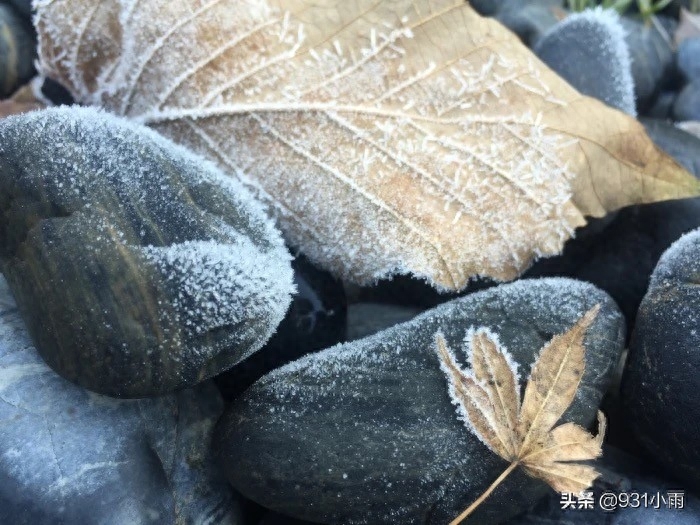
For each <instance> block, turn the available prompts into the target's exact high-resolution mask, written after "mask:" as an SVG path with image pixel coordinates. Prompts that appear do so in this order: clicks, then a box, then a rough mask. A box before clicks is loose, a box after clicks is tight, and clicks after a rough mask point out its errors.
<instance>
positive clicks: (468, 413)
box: [436, 305, 606, 523]
mask: <svg viewBox="0 0 700 525" xmlns="http://www.w3.org/2000/svg"><path fill="white" fill-rule="evenodd" d="M599 310H600V306H599V305H597V306H595V307H593V308H591V309H590V310H589V311H588V312H586V313H585V314H584V315H583V316H582V317H581V319H579V320H578V321H577V322H576V324H575V325H574V326H573V327H572V328H571V329H570V330H568V331H567V332H565V333H563V334H561V335H557V336H555V337H553V338H552V340H551V341H549V342H548V343H547V344H546V345H545V346H544V347H543V348H542V351H541V352H540V355H539V357H538V358H537V361H536V362H535V364H534V365H533V367H532V372H531V374H530V378H529V379H528V382H527V386H526V388H525V395H524V398H523V402H522V405H521V403H520V396H519V391H520V387H519V385H518V378H517V371H516V367H515V365H514V364H513V360H512V358H511V356H510V354H509V353H508V351H507V350H506V349H505V348H504V347H503V346H501V345H500V343H499V342H498V339H497V337H496V336H495V335H493V334H492V333H490V332H489V331H488V330H486V329H479V330H477V331H470V332H469V334H468V336H467V344H468V345H469V349H468V355H469V361H470V365H471V371H465V370H463V369H462V368H460V366H459V364H458V363H457V360H456V358H455V356H454V354H453V353H452V351H451V350H450V349H449V348H448V347H447V343H446V342H445V339H444V337H443V336H442V335H441V334H439V335H438V336H437V337H436V347H437V353H438V357H439V360H440V366H441V368H442V370H443V372H445V374H446V376H447V380H448V385H449V392H450V396H451V397H452V401H453V403H455V404H456V405H457V408H458V412H459V413H460V414H461V415H462V418H463V419H464V420H465V423H466V425H467V428H469V430H470V431H471V432H472V433H473V434H474V435H475V436H476V437H478V438H479V439H480V440H481V441H482V442H484V443H485V444H486V445H487V446H488V447H489V448H490V449H491V450H492V451H493V452H495V453H496V454H498V455H499V456H500V457H502V458H503V459H505V460H507V461H510V462H511V464H510V466H509V467H508V469H506V471H504V473H503V474H501V476H500V477H499V478H498V479H497V480H496V481H494V483H492V484H491V486H490V487H489V488H488V489H487V490H486V492H484V494H482V496H481V497H479V498H478V499H477V500H476V501H475V502H474V503H473V504H472V505H471V506H470V507H469V508H467V509H466V510H465V511H464V512H463V513H462V514H461V515H460V516H459V517H458V518H457V519H455V520H454V521H453V522H452V523H459V522H460V521H461V520H462V519H464V518H465V517H466V516H468V515H469V514H470V513H471V511H472V510H473V509H474V508H475V507H476V506H477V505H479V504H480V503H481V502H482V501H483V500H484V499H485V498H486V497H487V496H488V495H489V494H490V493H491V492H492V491H493V490H494V488H495V487H496V486H498V484H499V483H501V482H502V481H503V479H504V478H505V477H506V476H507V475H508V474H509V473H510V472H511V471H512V470H513V469H514V468H515V467H517V466H521V467H522V468H523V470H524V471H525V472H527V473H528V474H529V475H531V476H533V477H536V478H539V479H542V480H544V481H545V482H547V483H548V484H549V485H550V486H551V487H552V488H553V489H554V490H557V491H560V492H575V493H578V492H581V491H582V490H584V489H586V488H588V487H590V486H591V484H592V483H593V480H594V479H595V478H596V477H597V476H598V472H597V471H596V470H595V468H594V467H592V466H590V465H581V464H579V463H576V462H577V461H587V460H592V459H595V458H597V457H599V456H600V454H601V451H602V445H603V437H604V435H605V427H606V422H605V416H604V415H603V413H602V412H598V435H597V436H593V435H592V434H590V433H589V432H588V431H587V430H585V429H584V428H582V427H580V426H579V425H576V424H575V423H571V422H569V423H563V424H561V425H559V426H558V427H556V428H552V427H554V425H555V424H556V423H557V421H559V419H560V418H561V416H562V415H563V413H564V412H565V411H566V409H567V408H568V407H569V405H571V402H572V401H573V399H574V396H575V395H576V390H577V389H578V386H579V383H580V381H581V377H582V375H583V371H584V367H585V360H584V354H585V348H584V345H583V339H584V335H585V332H586V330H587V329H588V327H589V326H590V325H591V323H592V322H593V321H594V319H595V317H596V316H597V315H598V311H599Z"/></svg>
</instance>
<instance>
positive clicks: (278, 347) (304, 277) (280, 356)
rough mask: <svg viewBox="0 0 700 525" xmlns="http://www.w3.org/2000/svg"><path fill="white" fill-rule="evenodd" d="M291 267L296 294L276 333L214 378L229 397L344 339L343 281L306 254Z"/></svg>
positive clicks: (344, 304)
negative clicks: (313, 262)
mask: <svg viewBox="0 0 700 525" xmlns="http://www.w3.org/2000/svg"><path fill="white" fill-rule="evenodd" d="M292 267H293V268H294V284H295V285H296V287H297V293H296V295H295V296H294V298H293V299H292V304H291V306H290V307H289V310H288V311H287V315H286V316H285V317H284V320H283V321H282V322H281V323H280V325H279V327H278V328H277V331H276V332H275V335H273V336H272V338H271V339H270V340H269V341H268V342H267V343H266V344H265V346H263V347H262V348H261V349H260V350H259V351H257V352H255V353H254V354H253V355H251V356H250V357H248V358H247V359H245V360H244V361H242V362H240V363H238V364H237V365H236V366H235V367H233V368H231V369H230V370H228V371H226V372H224V373H223V374H221V375H218V376H217V377H216V378H215V380H216V383H217V385H218V386H219V388H220V389H221V391H222V393H223V395H224V397H225V398H226V399H227V400H231V399H233V398H235V397H237V396H238V395H239V394H241V393H242V392H243V391H244V390H245V389H246V388H248V387H249V386H250V385H252V384H253V383H254V382H255V381H257V380H258V379H260V378H261V377H262V376H263V375H265V374H266V373H268V372H270V371H271V370H273V369H275V368H278V367H280V366H282V365H284V364H286V363H289V362H290V361H294V360H295V359H298V358H300V357H302V356H304V355H306V354H308V353H310V352H314V351H316V350H321V349H322V348H327V347H329V346H332V345H334V344H336V343H340V342H342V341H345V333H346V325H347V319H346V317H347V315H346V314H347V305H346V301H345V291H344V289H343V285H342V283H341V282H340V281H338V280H337V279H335V278H334V277H333V276H331V274H329V273H328V272H324V271H322V270H319V269H318V268H316V267H315V266H313V265H312V264H311V263H310V262H309V261H308V259H306V258H305V257H303V256H299V257H297V258H296V259H295V260H294V261H293V262H292Z"/></svg>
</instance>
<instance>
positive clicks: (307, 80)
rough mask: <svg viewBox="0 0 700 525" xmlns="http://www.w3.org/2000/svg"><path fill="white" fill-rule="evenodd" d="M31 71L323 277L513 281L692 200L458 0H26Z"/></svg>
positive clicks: (637, 138) (614, 122) (660, 167)
mask: <svg viewBox="0 0 700 525" xmlns="http://www.w3.org/2000/svg"><path fill="white" fill-rule="evenodd" d="M34 6H35V8H36V16H35V19H34V20H35V24H36V27H37V32H38V37H39V62H40V64H39V67H40V70H41V72H42V73H43V74H44V75H46V76H50V77H52V78H54V79H56V80H58V81H59V82H61V83H62V84H64V85H65V86H66V87H67V88H68V89H69V90H70V91H71V93H72V94H73V96H74V97H75V98H76V100H77V101H78V102H80V103H83V104H89V105H97V106H102V107H104V108H106V109H107V110H109V111H111V112H113V113H115V114H117V115H120V116H126V117H128V118H131V119H133V120H135V121H137V122H140V123H143V124H147V125H149V126H152V127H154V128H155V129H157V130H158V131H160V132H162V133H163V134H165V135H168V136H169V137H170V138H172V139H173V140H174V141H175V142H179V143H181V144H184V145H187V146H189V147H191V148H192V149H194V150H196V151H198V152H199V153H201V154H203V155H204V156H207V157H209V158H210V159H212V160H214V161H215V162H217V163H219V164H220V165H221V166H222V168H223V169H224V170H225V171H228V172H229V173H230V174H231V175H232V176H236V177H238V178H240V179H241V180H242V181H243V182H244V183H246V184H247V185H249V186H250V187H251V188H252V189H253V190H254V191H255V192H256V193H257V195H258V196H259V197H260V198H261V199H263V200H264V201H265V202H266V203H267V204H268V205H269V208H270V209H271V210H272V212H273V213H274V214H275V216H276V218H277V221H278V224H279V226H280V228H281V229H282V231H283V233H284V235H285V237H286V240H287V241H288V243H289V244H291V245H293V246H294V247H296V248H299V249H301V251H303V252H304V253H305V254H306V255H308V256H309V257H310V258H311V259H312V260H313V261H314V262H315V263H316V264H318V265H320V266H322V267H324V268H326V269H328V270H330V271H332V272H333V273H334V274H336V275H337V276H340V277H343V278H345V279H348V280H352V281H355V282H359V283H372V282H375V281H376V280H377V279H379V278H384V277H388V276H390V275H392V274H395V273H410V274H413V275H416V276H418V277H422V278H425V279H426V280H428V281H429V282H430V283H432V284H433V285H434V286H436V287H438V288H441V289H452V290H454V289H461V288H464V287H465V286H466V285H467V283H468V281H469V279H470V278H471V277H474V276H476V275H481V276H490V277H493V278H495V279H498V280H510V279H513V278H515V277H517V276H518V275H519V274H520V273H521V272H522V271H524V270H525V269H526V268H527V267H528V266H530V264H531V263H532V261H533V260H534V259H535V258H536V257H540V256H547V255H554V254H557V253H559V252H561V249H562V247H563V244H564V242H565V241H566V240H567V239H568V238H569V237H571V235H572V234H573V232H574V230H575V228H577V227H579V226H582V225H583V224H585V222H586V221H585V219H584V217H585V216H601V215H604V214H605V213H607V211H610V210H614V209H617V208H621V207H623V206H627V205H630V204H634V203H640V202H653V201H657V200H663V199H668V198H681V197H686V196H694V195H697V194H698V192H699V191H700V183H698V181H697V180H696V179H695V178H694V177H692V176H691V175H690V174H688V173H687V172H685V171H684V170H683V169H682V168H681V167H680V166H678V165H677V164H676V163H675V162H674V161H673V160H672V159H671V158H670V157H668V156H667V155H665V154H664V153H663V152H661V151H660V150H659V149H658V148H657V147H656V146H654V144H653V143H652V142H651V140H650V139H649V138H648V137H647V135H646V134H645V132H644V129H643V127H642V126H641V125H640V124H639V123H638V122H637V121H636V120H634V119H633V118H630V117H628V116H626V115H623V114H622V113H620V112H618V111H615V110H613V109H610V108H608V107H606V106H605V105H604V104H602V103H601V102H599V101H597V100H594V99H591V98H588V97H585V96H582V95H581V94H580V93H578V92H577V91H576V90H574V89H573V88H572V87H571V86H569V85H568V84H567V83H566V82H565V81H564V80H562V79H561V78H559V77H558V76H557V75H556V74H555V73H554V72H552V71H551V70H550V69H548V68H547V67H546V66H545V65H544V64H542V62H540V61H539V60H538V59H537V57H536V56H534V55H533V54H532V53H531V52H530V51H529V50H528V49H527V48H526V47H525V46H524V45H523V44H522V43H521V42H520V41H519V40H518V39H517V37H515V36H514V35H513V34H512V33H511V32H510V31H509V30H507V29H506V28H504V27H503V26H501V25H500V24H499V23H498V22H496V21H495V20H491V19H486V18H482V17H481V16H479V15H478V14H477V13H476V12H475V11H474V10H473V9H472V8H471V7H470V6H469V5H468V2H464V0H391V1H377V0H358V1H353V2H339V1H338V0H269V1H267V0H180V1H177V2H173V1H172V0H149V1H147V2H139V1H136V0H36V1H35V3H34Z"/></svg>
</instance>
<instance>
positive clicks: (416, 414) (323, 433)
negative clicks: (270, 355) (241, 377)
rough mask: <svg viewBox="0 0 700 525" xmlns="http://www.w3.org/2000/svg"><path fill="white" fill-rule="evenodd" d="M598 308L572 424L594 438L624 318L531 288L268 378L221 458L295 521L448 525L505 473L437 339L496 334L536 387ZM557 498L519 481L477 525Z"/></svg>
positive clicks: (560, 285) (612, 308)
mask: <svg viewBox="0 0 700 525" xmlns="http://www.w3.org/2000/svg"><path fill="white" fill-rule="evenodd" d="M594 304H601V307H602V309H601V313H600V314H599V316H598V317H597V319H596V321H595V322H594V324H593V325H592V327H591V328H590V329H589V331H588V333H587V335H586V339H585V345H586V347H587V353H586V370H585V374H584V377H583V383H582V386H581V387H580V388H579V391H578V394H577V396H576V399H575V400H574V402H573V404H572V406H571V407H570V408H569V410H568V411H567V413H566V414H565V416H564V419H566V420H573V421H577V422H578V423H580V424H583V425H588V424H590V423H591V422H592V421H593V419H594V418H595V413H596V409H597V407H598V404H599V402H600V400H601V398H602V396H603V393H604V391H605V390H606V389H607V387H608V383H609V381H610V379H611V377H612V374H613V371H614V369H615V366H616V364H617V362H618V359H619V355H620V352H621V350H622V346H623V340H624V321H623V318H622V315H621V314H620V312H619V310H618V309H617V307H616V305H615V304H614V302H613V301H612V299H610V298H609V296H607V295H606V294H605V293H603V292H601V291H600V290H598V289H596V288H595V287H593V286H591V285H589V284H586V283H581V282H576V281H572V280H567V279H543V280H530V281H528V280H524V281H518V282H516V283H513V284H508V285H502V286H499V287H495V288H491V289H489V290H486V291H483V292H478V293H474V294H471V295H468V296H466V297H463V298H460V299H457V300H454V301H451V302H449V303H446V304H443V305H441V306H439V307H437V308H435V309H432V310H429V311H427V312H425V313H423V314H421V315H419V316H418V317H416V318H415V319H413V320H412V321H409V322H407V323H403V324H399V325H396V326H394V327H392V328H389V329H388V330H384V331H382V332H379V333H377V334H375V335H373V336H370V337H367V338H365V339H360V340H358V341H354V342H351V343H347V344H344V345H338V346H335V347H332V348H330V349H327V350H324V351H321V352H318V353H315V354H311V355H309V356H307V357H305V358H302V359H300V360H298V361H295V362H293V363H290V364H289V365H286V366H284V367H282V368H280V369H277V370H275V371H273V372H271V373H270V374H268V375H266V376H264V377H263V378H262V379H260V380H259V381H258V382H257V383H255V384H254V385H253V386H252V387H251V388H249V389H248V390H247V391H246V392H245V393H244V394H243V395H242V396H241V397H239V398H238V399H237V400H236V401H234V403H233V404H232V405H231V407H230V408H229V409H228V410H227V412H226V413H225V415H224V416H223V417H222V419H221V420H220V422H219V424H218V427H217V431H216V438H215V445H214V446H215V451H216V453H217V455H218V457H219V459H220V461H221V464H222V465H223V466H224V469H225V470H226V474H227V477H228V479H229V480H230V482H231V483H232V484H233V486H234V488H235V489H236V490H238V491H239V492H241V493H242V494H243V495H244V496H245V497H247V498H250V499H252V500H253V501H256V502H257V503H259V504H261V505H263V506H264V507H267V508H269V509H272V510H274V511H277V512H280V513H282V514H285V515H288V516H291V517H294V518H297V519H305V520H309V521H313V522H320V523H348V524H353V523H371V524H383V523H387V524H389V523H402V524H413V523H416V524H417V523H421V524H444V523H447V522H448V521H449V520H450V519H452V518H454V517H455V516H456V515H457V514H459V512H461V511H462V510H463V509H464V508H465V507H466V506H467V505H468V504H469V503H470V502H471V501H473V500H474V499H475V498H476V497H477V496H478V495H479V494H480V493H481V492H483V490H484V489H485V488H486V487H487V486H488V485H489V484H490V483H491V482H492V481H493V480H494V479H495V478H496V477H497V476H498V475H499V474H500V473H501V472H502V471H503V469H504V468H505V466H506V464H505V462H504V461H503V460H501V459H500V458H498V457H497V456H496V455H495V454H493V453H492V452H491V451H490V450H489V449H487V448H486V447H485V446H484V445H483V444H482V443H481V442H480V441H479V440H478V439H477V438H476V437H475V436H473V435H472V434H471V433H470V432H469V431H468V430H467V429H466V428H465V426H464V424H463V423H462V422H461V421H460V420H459V419H458V417H457V413H456V412H455V408H454V406H452V404H451V400H450V397H449V394H448V389H447V383H446V380H445V376H444V374H443V372H442V371H441V370H440V366H439V362H438V358H437V355H436V353H435V351H434V336H435V333H436V332H437V331H438V330H442V332H443V333H444V335H445V337H446V339H447V341H448V343H449V344H450V346H451V347H453V348H461V346H462V341H463V339H464V337H465V334H466V333H467V330H468V329H469V328H470V327H480V326H487V327H489V328H490V329H491V330H492V331H494V332H495V333H497V334H498V335H499V338H500V340H501V341H502V343H503V344H504V345H505V346H506V347H507V348H508V349H509V351H510V352H511V353H512V354H513V356H514V358H515V360H516V361H517V362H518V363H519V364H520V367H521V371H522V374H523V375H525V376H526V375H527V372H528V371H529V368H530V366H531V363H532V362H533V361H534V358H535V355H536V354H537V353H538V351H539V349H540V348H541V347H542V345H543V344H544V343H545V342H546V341H548V340H549V339H550V338H551V337H552V336H553V335H554V334H556V333H561V332H564V331H565V330H567V329H569V328H570V327H571V326H572V325H573V324H574V322H575V321H576V320H578V319H579V318H580V316H581V315H582V314H583V313H584V312H585V311H587V310H588V309H589V308H590V307H592V306H593V305H594ZM546 491H547V489H546V487H545V485H544V484H543V483H542V482H540V481H537V480H534V479H533V478H529V477H527V476H526V475H525V474H524V473H522V472H516V473H514V474H511V476H509V478H507V480H506V481H505V482H504V484H503V485H501V486H500V487H499V488H498V489H497V490H496V492H495V493H494V495H492V497H491V498H489V499H488V500H486V502H485V503H484V504H483V506H482V507H481V508H480V509H479V511H478V513H477V514H475V515H474V518H473V520H472V521H469V522H467V523H477V524H482V525H488V524H492V523H499V522H500V521H502V520H503V519H505V518H507V517H509V516H513V515H515V514H517V513H519V512H522V511H523V510H525V509H526V508H527V507H528V506H529V505H530V504H531V502H532V501H535V500H536V499H537V498H538V497H539V496H541V495H543V494H545V493H546Z"/></svg>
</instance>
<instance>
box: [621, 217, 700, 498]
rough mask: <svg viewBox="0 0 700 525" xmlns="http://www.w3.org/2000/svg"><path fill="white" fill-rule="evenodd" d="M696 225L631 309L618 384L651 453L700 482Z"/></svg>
mask: <svg viewBox="0 0 700 525" xmlns="http://www.w3.org/2000/svg"><path fill="white" fill-rule="evenodd" d="M698 312H700V230H694V231H693V232H691V233H688V234H686V235H684V236H683V237H681V238H680V239H679V240H678V241H676V242H675V243H674V244H673V245H672V246H671V247H670V248H669V249H668V250H667V251H666V252H665V253H664V254H663V256H662V257H661V260H660V261H659V264H658V265H657V267H656V269H655V270H654V273H653V274H652V277H651V281H650V283H649V291H648V292H647V294H646V295H645V297H644V299H643V300H642V304H641V305H640V307H639V312H638V314H637V324H636V326H635V330H634V333H633V335H632V340H631V341H630V349H629V357H628V359H627V363H626V366H625V373H624V376H623V383H622V401H623V403H624V406H625V408H626V413H627V414H628V423H629V425H630V427H631V428H632V430H633V431H634V433H635V436H636V437H637V439H638V441H639V442H640V443H641V444H642V445H643V446H644V447H645V448H646V450H647V451H648V452H649V453H650V456H651V457H652V458H653V459H654V460H656V461H658V462H659V463H661V464H662V465H663V466H665V467H666V468H667V469H668V470H669V471H670V472H671V473H673V475H675V476H677V477H679V478H682V479H685V480H686V481H687V482H688V483H690V484H691V485H692V486H694V487H695V489H698V488H700V447H698V443H700V315H699V314H698Z"/></svg>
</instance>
